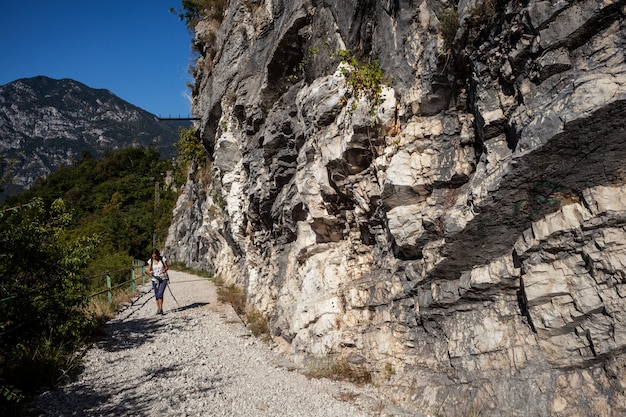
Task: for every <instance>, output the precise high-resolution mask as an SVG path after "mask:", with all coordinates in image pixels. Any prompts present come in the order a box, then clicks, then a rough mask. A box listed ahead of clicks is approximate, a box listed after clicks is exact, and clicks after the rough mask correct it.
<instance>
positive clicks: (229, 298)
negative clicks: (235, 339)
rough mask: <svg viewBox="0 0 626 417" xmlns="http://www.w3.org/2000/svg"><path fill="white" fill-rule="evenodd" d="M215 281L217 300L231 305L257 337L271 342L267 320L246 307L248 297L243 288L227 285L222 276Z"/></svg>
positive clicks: (259, 313)
mask: <svg viewBox="0 0 626 417" xmlns="http://www.w3.org/2000/svg"><path fill="white" fill-rule="evenodd" d="M213 281H214V282H215V285H216V286H217V300H218V301H220V302H222V303H226V304H230V305H231V306H232V307H233V309H234V310H235V313H237V315H238V316H239V317H240V318H241V320H242V321H243V322H244V323H246V326H247V327H248V329H250V332H252V334H253V335H254V336H255V337H258V338H259V339H261V340H262V341H264V342H269V341H270V340H271V336H270V326H269V322H268V321H267V318H266V317H265V316H264V315H263V313H261V312H260V311H258V310H256V309H254V308H252V307H246V295H245V294H244V292H243V291H242V290H241V288H239V287H238V286H237V285H235V284H230V285H226V284H225V282H224V280H223V279H222V278H221V277H220V276H216V277H215V278H214V279H213Z"/></svg>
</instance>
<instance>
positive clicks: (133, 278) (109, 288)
mask: <svg viewBox="0 0 626 417" xmlns="http://www.w3.org/2000/svg"><path fill="white" fill-rule="evenodd" d="M128 270H130V279H129V280H126V281H123V282H120V283H117V284H115V285H112V284H111V283H112V279H111V275H112V274H114V273H118V272H123V271H128ZM138 270H139V271H138ZM145 272H146V265H145V263H144V261H142V260H139V259H134V260H133V266H132V267H129V268H123V269H118V270H116V271H107V272H106V273H104V274H100V275H94V276H91V277H88V279H97V278H104V282H105V286H106V288H105V289H103V290H102V291H98V292H95V293H93V294H90V295H89V298H92V297H95V296H97V295H101V294H105V293H106V294H107V300H108V301H109V304H111V303H113V290H115V289H117V288H122V287H124V286H125V285H128V284H129V283H130V290H131V292H135V289H136V285H137V274H138V273H139V275H140V276H141V285H142V286H143V285H145V284H146V274H145Z"/></svg>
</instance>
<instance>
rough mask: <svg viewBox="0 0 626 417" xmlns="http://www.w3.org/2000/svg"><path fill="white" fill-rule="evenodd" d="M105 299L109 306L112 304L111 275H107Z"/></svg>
mask: <svg viewBox="0 0 626 417" xmlns="http://www.w3.org/2000/svg"><path fill="white" fill-rule="evenodd" d="M107 289H108V290H107V299H108V300H109V304H112V303H113V294H111V275H109V274H107Z"/></svg>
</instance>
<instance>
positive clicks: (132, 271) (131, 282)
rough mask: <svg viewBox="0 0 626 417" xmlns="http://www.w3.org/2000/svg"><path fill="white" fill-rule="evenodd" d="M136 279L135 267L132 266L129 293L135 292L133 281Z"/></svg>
mask: <svg viewBox="0 0 626 417" xmlns="http://www.w3.org/2000/svg"><path fill="white" fill-rule="evenodd" d="M136 278H137V277H136V276H135V267H134V266H133V269H131V270H130V279H131V281H130V291H131V293H134V292H135V279H136Z"/></svg>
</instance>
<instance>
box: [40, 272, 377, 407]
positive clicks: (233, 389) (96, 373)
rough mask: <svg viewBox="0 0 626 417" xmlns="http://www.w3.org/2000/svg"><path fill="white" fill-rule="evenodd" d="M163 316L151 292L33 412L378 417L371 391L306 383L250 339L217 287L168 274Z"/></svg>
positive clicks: (180, 274) (121, 315)
mask: <svg viewBox="0 0 626 417" xmlns="http://www.w3.org/2000/svg"><path fill="white" fill-rule="evenodd" d="M170 279H171V287H170V288H171V289H172V291H173V293H174V296H175V297H176V299H177V300H178V303H179V306H177V305H176V303H175V302H174V301H173V299H172V296H171V294H170V292H169V291H167V290H166V292H165V305H164V310H165V315H163V316H156V315H155V311H156V307H155V302H154V297H153V294H152V292H151V291H150V290H149V288H148V287H143V288H141V289H140V293H139V296H138V297H137V298H136V299H135V300H134V302H133V303H132V304H131V305H129V306H128V307H127V308H125V309H124V310H123V311H122V312H120V313H119V314H118V316H117V317H116V318H115V319H113V320H112V321H111V322H110V323H108V324H107V326H106V331H107V336H108V337H106V338H105V339H104V340H103V341H101V342H98V343H96V344H95V345H94V346H93V347H92V348H90V349H89V350H88V351H87V352H86V354H85V357H84V363H83V364H84V370H83V372H82V373H81V374H80V375H79V376H78V378H77V379H76V380H75V381H74V382H71V383H70V384H68V385H66V386H64V387H63V388H60V389H58V390H54V391H49V392H45V393H43V394H42V395H40V396H39V397H38V398H36V399H35V401H34V402H33V403H32V404H31V407H29V408H30V409H31V410H37V411H36V415H40V416H84V415H87V416H207V417H208V416H211V417H218V416H228V417H234V416H236V417H248V416H250V417H256V416H259V417H274V416H276V417H279V416H280V417H288V416H294V417H309V416H310V417H316V416H320V417H329V416H332V417H342V416H346V417H358V416H368V417H369V416H380V415H381V409H380V408H378V407H377V400H376V392H375V390H374V389H373V388H358V387H355V386H353V385H351V384H347V383H338V382H333V381H329V380H326V379H308V378H306V377H305V376H303V375H302V374H300V373H298V372H295V371H289V370H288V369H287V368H286V367H281V366H278V365H277V364H279V363H280V359H279V358H278V356H277V355H276V354H275V353H273V352H272V351H271V350H270V349H269V348H268V347H267V346H266V345H265V344H264V343H262V342H260V341H258V340H257V339H256V338H254V337H253V336H251V335H250V333H249V331H248V330H247V329H246V327H245V326H244V325H243V324H242V323H241V321H240V320H239V319H238V317H237V316H236V314H235V313H234V311H233V310H232V308H231V307H230V306H228V305H224V304H221V303H218V301H217V297H216V291H215V287H214V285H213V283H211V282H210V281H209V280H207V279H203V278H200V277H197V276H195V275H191V274H187V273H184V272H177V271H170ZM386 414H387V413H385V414H383V415H386Z"/></svg>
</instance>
